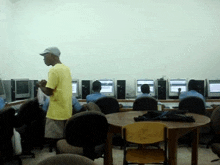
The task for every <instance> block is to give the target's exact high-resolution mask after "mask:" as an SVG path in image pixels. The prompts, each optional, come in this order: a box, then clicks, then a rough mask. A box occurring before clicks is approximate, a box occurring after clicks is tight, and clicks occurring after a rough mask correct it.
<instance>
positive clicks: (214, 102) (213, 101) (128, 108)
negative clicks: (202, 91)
mask: <svg viewBox="0 0 220 165" xmlns="http://www.w3.org/2000/svg"><path fill="white" fill-rule="evenodd" d="M78 100H79V102H80V103H81V104H86V99H78ZM117 100H118V103H119V104H122V105H123V106H124V107H122V108H120V111H121V112H125V111H132V110H133V109H132V105H133V103H134V101H135V99H117ZM158 101H159V102H161V103H162V104H163V105H165V106H167V105H168V106H169V108H166V107H165V106H162V109H161V110H162V111H166V110H175V108H170V107H172V106H178V104H179V102H180V101H179V99H167V100H158ZM206 103H207V104H208V105H220V99H206ZM127 105H128V106H127ZM214 109H215V106H214V107H210V108H206V110H207V111H209V112H212V111H213V110H214Z"/></svg>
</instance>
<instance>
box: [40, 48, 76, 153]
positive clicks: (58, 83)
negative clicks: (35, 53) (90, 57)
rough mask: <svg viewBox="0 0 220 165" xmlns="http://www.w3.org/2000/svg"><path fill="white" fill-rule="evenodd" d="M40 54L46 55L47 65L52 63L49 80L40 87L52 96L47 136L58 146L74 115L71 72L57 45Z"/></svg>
mask: <svg viewBox="0 0 220 165" xmlns="http://www.w3.org/2000/svg"><path fill="white" fill-rule="evenodd" d="M40 55H42V56H43V57H44V62H45V64H46V65H47V66H50V65H52V68H50V70H49V73H48V81H46V80H41V81H40V82H39V87H40V88H41V90H42V91H43V92H44V93H45V94H46V95H48V96H50V103H49V108H48V111H47V115H46V124H45V137H46V138H49V139H50V146H51V147H56V142H57V140H59V139H62V138H63V137H64V132H63V131H64V127H65V123H66V120H67V119H69V118H70V117H71V116H72V83H71V82H72V78H71V72H70V69H69V67H67V66H65V65H64V64H62V63H61V61H60V59H59V57H60V50H59V49H58V48H57V47H49V48H47V49H45V50H44V52H42V53H40ZM51 150H52V149H51ZM51 150H50V151H51Z"/></svg>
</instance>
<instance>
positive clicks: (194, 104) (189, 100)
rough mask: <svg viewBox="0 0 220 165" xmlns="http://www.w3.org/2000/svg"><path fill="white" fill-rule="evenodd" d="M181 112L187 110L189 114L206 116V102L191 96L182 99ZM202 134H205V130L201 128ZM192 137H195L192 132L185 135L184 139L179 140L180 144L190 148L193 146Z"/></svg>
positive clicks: (180, 103)
mask: <svg viewBox="0 0 220 165" xmlns="http://www.w3.org/2000/svg"><path fill="white" fill-rule="evenodd" d="M179 110H186V111H188V112H189V113H196V114H200V115H205V114H206V108H205V104H204V101H203V100H202V99H201V98H199V97H195V96H189V97H186V98H184V99H182V100H181V101H180V102H179ZM202 132H203V129H202V128H200V135H201V133H202ZM192 136H193V135H192V133H191V132H190V133H188V134H186V135H184V136H183V137H181V138H180V139H179V142H180V143H182V144H187V145H188V146H191V142H192Z"/></svg>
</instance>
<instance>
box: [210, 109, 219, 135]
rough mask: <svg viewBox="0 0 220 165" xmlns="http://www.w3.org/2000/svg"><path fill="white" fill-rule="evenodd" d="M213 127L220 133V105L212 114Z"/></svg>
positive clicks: (216, 132)
mask: <svg viewBox="0 0 220 165" xmlns="http://www.w3.org/2000/svg"><path fill="white" fill-rule="evenodd" d="M211 128H212V130H213V131H214V132H215V134H219V135H220V106H218V107H217V108H216V109H215V110H214V111H213V112H212V115H211Z"/></svg>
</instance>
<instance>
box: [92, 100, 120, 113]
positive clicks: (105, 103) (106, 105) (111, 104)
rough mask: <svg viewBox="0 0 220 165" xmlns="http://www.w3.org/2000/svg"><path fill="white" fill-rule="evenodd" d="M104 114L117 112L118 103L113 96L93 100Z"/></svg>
mask: <svg viewBox="0 0 220 165" xmlns="http://www.w3.org/2000/svg"><path fill="white" fill-rule="evenodd" d="M95 104H96V105H98V106H99V108H100V109H101V111H102V113H104V114H105V115H107V114H110V113H116V112H119V104H118V101H117V99H115V98H114V97H108V96H106V97H101V98H99V99H98V100H96V102H95Z"/></svg>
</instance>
